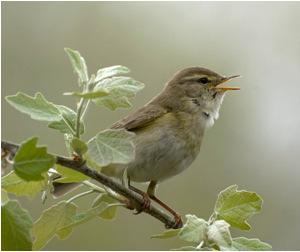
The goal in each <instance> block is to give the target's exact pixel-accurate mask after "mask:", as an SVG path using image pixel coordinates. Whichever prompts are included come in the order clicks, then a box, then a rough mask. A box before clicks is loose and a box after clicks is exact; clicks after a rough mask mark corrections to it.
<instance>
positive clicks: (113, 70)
mask: <svg viewBox="0 0 300 252" xmlns="http://www.w3.org/2000/svg"><path fill="white" fill-rule="evenodd" d="M129 72H130V70H129V69H128V68H127V67H125V66H110V67H105V68H101V69H99V70H98V71H97V76H96V79H95V81H94V82H99V81H101V80H104V79H106V78H109V77H112V76H114V75H117V74H127V73H129Z"/></svg>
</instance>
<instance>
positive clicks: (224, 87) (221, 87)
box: [214, 75, 241, 91]
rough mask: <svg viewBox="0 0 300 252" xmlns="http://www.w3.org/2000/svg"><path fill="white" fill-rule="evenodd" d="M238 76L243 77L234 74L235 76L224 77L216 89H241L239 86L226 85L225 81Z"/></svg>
mask: <svg viewBox="0 0 300 252" xmlns="http://www.w3.org/2000/svg"><path fill="white" fill-rule="evenodd" d="M238 77H241V76H240V75H233V76H230V77H224V78H223V79H222V80H221V83H219V84H218V85H217V86H215V87H214V89H220V90H224V91H228V90H240V88H239V87H231V86H227V85H225V84H224V83H225V82H227V81H229V80H231V79H234V78H238Z"/></svg>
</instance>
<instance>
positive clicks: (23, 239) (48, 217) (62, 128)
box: [1, 48, 144, 250]
mask: <svg viewBox="0 0 300 252" xmlns="http://www.w3.org/2000/svg"><path fill="white" fill-rule="evenodd" d="M65 52H66V53H67V55H68V58H69V60H70V62H71V65H72V68H73V71H74V72H75V74H76V75H77V77H78V86H79V89H80V90H77V91H72V92H67V93H64V95H68V96H73V97H74V98H75V99H79V100H78V101H77V107H76V110H73V109H72V108H68V107H66V106H63V105H57V104H54V103H53V102H50V101H48V100H47V99H46V98H45V96H44V95H43V94H41V93H39V92H37V93H36V94H35V95H34V96H30V95H27V94H25V93H22V92H18V93H17V94H15V95H9V96H7V97H6V98H5V99H6V101H7V102H8V103H9V104H10V105H11V106H13V107H14V108H15V109H17V110H18V111H20V112H22V113H24V114H26V115H28V116H30V118H32V119H34V120H38V121H44V122H47V123H48V127H49V128H51V129H54V130H57V131H59V132H60V133H62V134H63V136H64V139H65V143H66V148H67V150H68V153H69V154H70V156H71V157H75V158H78V159H82V160H85V161H87V162H88V163H92V164H93V167H95V168H97V169H101V167H103V166H106V165H109V164H111V163H128V162H130V161H131V160H133V159H134V154H135V151H134V144H133V135H134V134H133V133H131V132H127V131H126V130H120V129H119V130H114V129H107V130H104V131H101V132H98V133H97V134H96V136H95V137H93V138H91V139H89V140H88V141H84V140H83V139H82V138H81V137H82V135H83V134H84V132H85V122H84V115H85V113H86V111H87V109H88V106H89V104H90V103H91V102H93V103H94V104H96V105H100V106H104V107H106V108H108V109H111V110H115V109H117V108H129V107H130V106H131V103H130V99H131V98H133V97H134V96H135V94H136V93H137V92H138V91H140V90H141V89H143V87H144V84H142V83H141V82H139V81H136V80H134V79H133V78H131V77H127V76H122V75H124V74H128V73H129V69H128V68H127V67H125V66H120V65H117V66H110V67H105V68H101V69H99V70H98V71H97V73H96V74H95V75H91V76H89V74H88V69H87V66H86V63H85V59H84V58H83V57H82V56H81V55H80V53H79V52H78V51H75V50H72V49H70V48H66V49H65ZM37 141H38V138H37V137H31V138H29V139H27V140H25V141H24V142H23V143H21V145H20V148H19V149H18V151H17V153H16V155H15V156H14V159H13V171H11V172H9V173H8V174H6V175H5V176H3V177H2V190H1V192H2V200H3V202H2V220H3V228H4V230H5V232H2V241H3V244H5V245H4V246H2V248H3V249H5V250H30V249H41V248H42V247H44V246H45V245H46V244H47V242H48V241H49V240H51V239H52V238H53V237H54V236H58V237H59V238H60V239H65V238H66V237H68V236H69V234H70V233H71V232H72V230H73V228H74V227H75V226H78V225H79V224H82V223H84V222H87V221H89V220H90V219H92V218H96V217H99V218H101V219H106V220H112V219H114V217H115V215H116V210H117V207H118V206H120V205H123V204H120V203H119V201H117V200H116V198H117V195H116V194H115V193H113V192H112V191H111V190H109V189H108V188H105V187H99V186H97V185H95V184H93V183H92V182H90V181H89V177H87V176H85V175H83V174H81V173H79V172H76V171H74V170H71V169H69V168H67V167H63V166H60V165H57V164H55V161H56V160H55V157H54V156H53V155H51V154H49V153H48V152H47V148H46V147H45V146H37ZM53 181H55V182H59V183H73V182H82V183H83V184H84V185H86V187H87V188H88V190H87V191H85V192H83V193H81V194H77V195H75V196H74V197H73V198H70V199H69V200H67V201H61V202H58V203H57V204H56V205H53V206H52V207H50V208H48V209H46V210H45V211H44V212H43V213H42V215H41V216H40V218H39V219H38V220H36V221H35V222H33V221H32V219H31V217H30V216H29V214H28V213H27V212H26V211H25V210H24V209H22V208H21V206H20V204H19V203H18V202H16V201H12V200H10V199H9V197H8V195H7V192H8V193H12V194H15V195H16V196H26V197H29V198H34V197H36V196H37V195H38V194H39V193H40V192H43V193H42V198H41V199H42V201H43V202H44V201H45V200H46V199H47V194H48V193H49V192H51V191H52V189H53V188H52V182H53ZM91 193H94V194H96V196H95V198H94V201H93V203H92V204H91V206H90V208H88V209H87V210H86V211H84V212H81V213H78V212H77V208H78V207H77V205H76V204H75V203H74V201H75V200H76V199H77V198H79V197H83V196H85V195H87V194H91ZM25 213H26V214H25ZM29 224H30V225H29ZM46 226H47V228H45V227H46ZM13 230H20V233H21V235H19V234H18V233H16V232H15V233H14V234H12V232H13ZM16 235H18V237H16Z"/></svg>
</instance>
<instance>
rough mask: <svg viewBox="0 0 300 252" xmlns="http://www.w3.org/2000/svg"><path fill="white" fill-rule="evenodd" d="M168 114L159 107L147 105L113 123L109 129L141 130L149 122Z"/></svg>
mask: <svg viewBox="0 0 300 252" xmlns="http://www.w3.org/2000/svg"><path fill="white" fill-rule="evenodd" d="M166 113H168V110H167V109H165V108H163V107H161V106H158V105H156V106H154V105H152V104H147V105H145V106H144V107H141V108H140V109H138V110H137V111H135V112H133V113H131V114H129V115H128V116H126V117H125V118H123V119H121V120H119V121H117V122H115V123H114V124H113V125H112V126H111V129H122V128H124V129H126V130H129V131H132V130H135V129H137V128H142V127H144V126H146V125H148V124H149V123H150V122H152V121H154V120H155V119H157V118H158V117H161V116H162V115H164V114H166Z"/></svg>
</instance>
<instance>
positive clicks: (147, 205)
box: [128, 176, 151, 214]
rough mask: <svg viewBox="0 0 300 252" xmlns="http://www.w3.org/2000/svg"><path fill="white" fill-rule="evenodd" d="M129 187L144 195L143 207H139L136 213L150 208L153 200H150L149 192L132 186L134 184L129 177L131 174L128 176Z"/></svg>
mask: <svg viewBox="0 0 300 252" xmlns="http://www.w3.org/2000/svg"><path fill="white" fill-rule="evenodd" d="M128 187H129V189H131V190H132V191H134V192H136V193H138V194H140V195H142V196H143V200H144V202H143V205H142V207H141V208H140V209H138V210H137V211H136V212H134V214H139V213H141V212H142V211H144V210H145V209H149V208H150V204H151V200H150V198H149V196H148V194H147V193H145V192H143V191H142V190H140V189H138V188H136V187H134V186H132V185H131V184H130V177H129V176H128Z"/></svg>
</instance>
